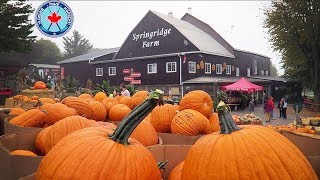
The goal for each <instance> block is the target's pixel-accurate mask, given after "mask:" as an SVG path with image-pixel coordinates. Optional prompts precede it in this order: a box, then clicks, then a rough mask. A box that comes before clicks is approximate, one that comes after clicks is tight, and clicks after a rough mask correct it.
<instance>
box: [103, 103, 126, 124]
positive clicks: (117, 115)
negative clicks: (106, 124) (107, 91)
mask: <svg viewBox="0 0 320 180" xmlns="http://www.w3.org/2000/svg"><path fill="white" fill-rule="evenodd" d="M130 112H131V109H130V108H129V107H128V106H126V105H124V104H116V105H114V106H112V107H111V109H110V111H109V114H108V117H109V120H111V121H121V120H122V119H123V118H124V117H125V116H126V115H128V114H129V113H130Z"/></svg>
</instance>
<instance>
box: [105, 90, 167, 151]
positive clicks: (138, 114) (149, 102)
mask: <svg viewBox="0 0 320 180" xmlns="http://www.w3.org/2000/svg"><path fill="white" fill-rule="evenodd" d="M158 104H159V105H162V104H163V100H162V92H161V91H160V90H156V91H153V92H151V93H150V94H149V97H148V99H146V100H145V101H144V102H142V103H141V104H139V105H138V106H137V107H135V108H134V109H133V110H132V111H131V112H130V113H129V114H128V115H127V116H126V117H124V118H123V120H122V121H121V123H120V124H119V126H118V127H117V128H116V130H115V131H114V132H113V133H112V134H111V135H109V137H110V138H111V139H112V140H114V141H116V142H120V143H122V144H124V145H129V142H128V139H129V137H130V135H131V134H132V132H133V131H134V130H135V128H136V127H137V126H138V125H139V123H140V122H141V121H142V120H143V119H144V118H145V117H146V116H147V115H148V114H149V113H150V112H151V111H152V110H153V109H154V108H155V107H156V106H157V105H158Z"/></svg>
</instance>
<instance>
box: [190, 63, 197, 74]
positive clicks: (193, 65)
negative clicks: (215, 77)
mask: <svg viewBox="0 0 320 180" xmlns="http://www.w3.org/2000/svg"><path fill="white" fill-rule="evenodd" d="M196 72H197V70H196V62H193V61H189V73H196Z"/></svg>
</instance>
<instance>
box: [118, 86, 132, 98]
mask: <svg viewBox="0 0 320 180" xmlns="http://www.w3.org/2000/svg"><path fill="white" fill-rule="evenodd" d="M120 88H121V90H122V91H121V95H122V96H129V97H130V92H129V91H128V89H127V88H126V86H125V85H124V84H123V83H122V84H120Z"/></svg>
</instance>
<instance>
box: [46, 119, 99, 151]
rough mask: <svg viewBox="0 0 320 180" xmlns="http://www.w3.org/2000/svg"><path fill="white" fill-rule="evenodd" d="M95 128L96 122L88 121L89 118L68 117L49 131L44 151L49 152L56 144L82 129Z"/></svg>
mask: <svg viewBox="0 0 320 180" xmlns="http://www.w3.org/2000/svg"><path fill="white" fill-rule="evenodd" d="M93 126H96V122H95V121H94V120H88V119H87V118H85V117H82V116H78V115H77V116H70V117H66V118H64V119H62V120H60V121H58V122H56V123H55V124H54V125H52V126H51V128H50V129H49V130H48V132H47V135H46V139H45V148H44V149H45V150H46V151H47V152H49V151H50V150H51V149H52V147H53V146H54V145H55V144H57V143H58V142H59V141H60V140H61V139H62V138H64V137H65V136H67V135H68V134H70V133H72V132H74V131H76V130H79V129H82V128H86V127H93Z"/></svg>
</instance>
